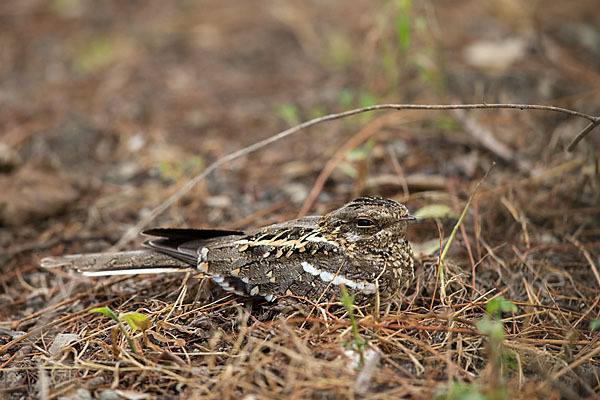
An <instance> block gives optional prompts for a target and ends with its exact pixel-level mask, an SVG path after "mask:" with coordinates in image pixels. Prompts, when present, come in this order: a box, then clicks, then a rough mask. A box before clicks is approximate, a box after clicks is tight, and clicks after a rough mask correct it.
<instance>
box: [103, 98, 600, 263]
mask: <svg viewBox="0 0 600 400" xmlns="http://www.w3.org/2000/svg"><path fill="white" fill-rule="evenodd" d="M490 108H493V109H500V108H507V109H515V110H541V111H554V112H559V113H563V114H567V115H571V116H574V117H580V118H584V119H587V120H588V121H590V122H592V124H590V125H588V127H586V128H585V129H584V130H583V131H582V132H581V133H580V134H578V135H577V137H576V139H577V138H579V137H580V136H581V137H583V136H585V135H586V134H588V133H589V132H590V131H591V130H592V129H594V128H595V127H596V126H597V125H598V124H600V117H595V116H592V115H589V114H584V113H581V112H579V111H575V110H570V109H567V108H562V107H554V106H544V105H537V104H485V103H481V104H435V105H432V104H377V105H373V106H369V107H363V108H356V109H353V110H348V111H344V112H341V113H337V114H329V115H325V116H323V117H319V118H314V119H311V120H309V121H306V122H303V123H301V124H299V125H296V126H293V127H291V128H289V129H286V130H284V131H282V132H279V133H278V134H276V135H273V136H270V137H268V138H266V139H263V140H261V141H259V142H257V143H254V144H252V145H250V146H247V147H244V148H243V149H240V150H238V151H235V152H233V153H230V154H228V155H226V156H223V157H221V158H219V159H218V160H217V161H215V162H214V163H212V164H211V165H209V166H208V167H206V168H205V169H204V170H203V171H202V172H200V173H199V174H197V175H196V176H194V177H193V178H192V179H190V180H189V181H188V182H187V183H186V184H185V185H184V186H183V187H182V188H180V189H179V190H178V191H177V192H175V193H174V194H173V195H171V196H170V197H168V198H167V199H166V200H165V201H163V202H162V203H161V204H159V205H158V206H157V207H155V208H154V209H153V210H152V211H151V212H150V213H148V215H147V216H145V217H144V218H142V219H141V220H140V221H139V222H138V223H137V224H136V225H134V226H133V227H131V228H130V229H129V230H127V232H125V234H124V235H123V236H122V237H121V239H119V241H118V242H117V243H116V244H115V245H114V246H112V248H111V249H110V251H117V250H120V249H122V248H123V246H124V245H125V244H127V243H128V242H129V241H130V240H132V239H133V238H135V237H136V236H137V235H138V234H139V232H140V231H141V230H142V229H143V228H144V227H146V225H147V224H148V223H150V222H151V221H152V220H154V219H155V218H156V217H157V216H158V215H160V214H162V213H163V212H165V211H166V210H167V209H168V208H169V207H170V206H171V205H173V204H174V203H175V202H177V201H178V200H179V199H180V198H181V197H183V196H184V195H185V194H186V193H187V192H188V191H190V190H191V189H192V188H193V187H194V186H195V185H196V184H197V183H198V182H200V181H201V180H202V179H204V178H206V176H208V174H210V173H211V172H213V171H215V170H217V169H218V168H219V167H221V166H222V165H225V164H227V163H228V162H231V161H233V160H235V159H237V158H240V157H242V156H245V155H247V154H250V153H252V152H255V151H257V150H259V149H262V148H263V147H265V146H268V145H270V144H272V143H275V142H277V141H279V140H281V139H283V138H285V137H287V136H290V135H293V134H295V133H297V132H299V131H301V130H303V129H305V128H308V127H310V126H313V125H317V124H320V123H322V122H326V121H333V120H336V119H340V118H345V117H349V116H351V115H357V114H361V113H364V112H367V111H376V110H460V109H462V110H474V109H490ZM578 140H581V138H579V139H578ZM572 147H574V144H573V145H569V148H572Z"/></svg>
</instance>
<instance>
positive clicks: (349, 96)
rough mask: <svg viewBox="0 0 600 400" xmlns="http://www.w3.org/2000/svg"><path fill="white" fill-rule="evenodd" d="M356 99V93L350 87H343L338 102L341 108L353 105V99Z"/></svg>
mask: <svg viewBox="0 0 600 400" xmlns="http://www.w3.org/2000/svg"><path fill="white" fill-rule="evenodd" d="M353 100H354V93H352V90H350V89H342V90H340V93H339V94H338V104H339V106H340V108H342V109H344V108H348V107H350V106H351V105H352V101H353Z"/></svg>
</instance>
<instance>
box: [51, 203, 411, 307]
mask: <svg viewBox="0 0 600 400" xmlns="http://www.w3.org/2000/svg"><path fill="white" fill-rule="evenodd" d="M414 219H415V217H413V216H412V215H411V214H409V212H408V209H407V208H406V207H405V206H404V205H402V204H400V203H398V202H396V201H394V200H390V199H385V198H381V197H361V198H358V199H356V200H353V201H352V202H350V203H348V204H346V205H345V206H343V207H342V208H339V209H337V210H334V211H332V212H330V213H328V214H327V215H325V216H312V217H304V218H299V219H295V220H291V221H288V222H284V223H280V224H275V225H269V226H266V227H263V228H260V229H258V230H256V231H253V232H250V233H244V232H240V231H229V230H213V229H170V228H158V229H150V230H147V231H144V232H143V233H144V234H145V235H149V236H153V237H154V238H152V239H150V240H148V241H146V242H145V243H144V245H145V246H146V247H149V248H150V250H140V251H130V252H122V253H112V254H109V253H105V254H103V253H99V254H87V255H85V254H84V255H73V256H66V257H57V258H53V257H51V258H46V259H44V260H42V266H43V267H46V268H50V267H57V266H69V267H71V268H75V269H78V270H79V271H80V272H82V273H83V274H84V275H87V276H106V275H122V274H139V273H165V272H173V271H181V270H182V269H189V267H190V266H193V267H195V268H197V269H198V270H199V271H201V272H203V273H204V274H206V275H207V276H209V277H210V278H211V279H212V280H213V281H215V282H216V283H217V284H219V285H220V286H221V287H222V288H223V289H224V290H226V291H230V292H233V293H236V294H238V295H242V296H262V297H264V298H265V299H266V300H268V301H273V300H275V299H276V298H277V297H279V296H286V295H293V296H298V297H303V298H307V299H309V300H311V301H318V300H320V299H322V298H323V299H329V298H330V297H331V295H333V294H336V295H337V294H339V291H340V285H341V284H344V285H345V286H346V288H348V289H349V291H351V292H354V293H356V294H358V295H359V297H360V298H365V297H370V295H373V294H374V293H376V291H379V294H380V296H381V298H383V299H387V298H390V297H392V296H393V295H395V294H396V293H397V291H398V290H399V289H400V288H401V286H402V285H404V284H405V283H406V282H407V281H408V279H409V278H410V277H411V276H412V274H413V254H412V250H411V247H410V244H409V243H408V240H407V239H406V230H407V225H408V222H409V221H412V220H414Z"/></svg>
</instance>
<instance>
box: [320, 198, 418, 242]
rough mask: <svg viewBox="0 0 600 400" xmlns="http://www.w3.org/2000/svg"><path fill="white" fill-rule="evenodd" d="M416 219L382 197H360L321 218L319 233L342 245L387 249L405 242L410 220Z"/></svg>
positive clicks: (400, 205) (395, 202) (405, 209)
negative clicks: (365, 245)
mask: <svg viewBox="0 0 600 400" xmlns="http://www.w3.org/2000/svg"><path fill="white" fill-rule="evenodd" d="M415 219H416V218H415V217H414V216H413V215H411V214H410V213H409V212H408V209H407V208H406V206H404V205H403V204H400V203H398V202H397V201H394V200H391V199H386V198H382V197H360V198H358V199H355V200H353V201H351V202H350V203H348V204H346V205H345V206H343V207H341V208H339V209H337V210H334V211H332V212H330V213H328V214H327V215H325V216H323V217H322V218H321V220H320V221H319V225H320V226H321V229H322V231H323V232H324V234H325V233H327V234H328V235H330V236H331V237H332V238H333V239H334V240H336V241H338V242H340V243H342V244H343V245H360V244H361V243H364V244H369V245H371V246H376V247H380V248H386V247H387V245H388V244H391V243H396V242H398V241H400V240H402V239H406V229H407V226H408V222H409V221H414V220H415Z"/></svg>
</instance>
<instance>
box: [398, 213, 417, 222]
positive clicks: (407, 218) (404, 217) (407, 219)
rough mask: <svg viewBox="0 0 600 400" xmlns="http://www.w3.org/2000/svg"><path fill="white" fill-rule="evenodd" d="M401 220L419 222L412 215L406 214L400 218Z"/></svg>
mask: <svg viewBox="0 0 600 400" xmlns="http://www.w3.org/2000/svg"><path fill="white" fill-rule="evenodd" d="M400 219H401V220H403V221H417V217H415V216H414V215H412V214H406V215H404V216H402V217H400Z"/></svg>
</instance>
